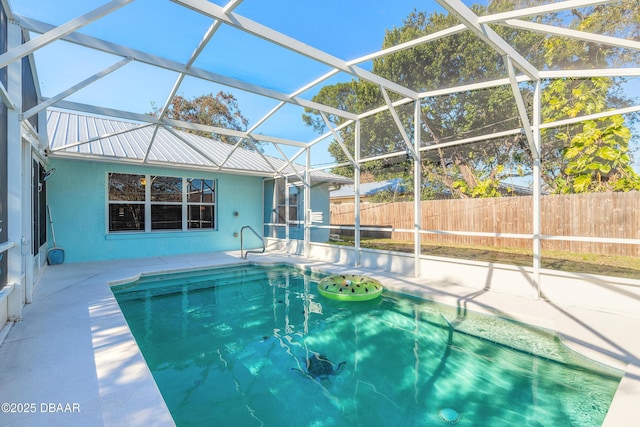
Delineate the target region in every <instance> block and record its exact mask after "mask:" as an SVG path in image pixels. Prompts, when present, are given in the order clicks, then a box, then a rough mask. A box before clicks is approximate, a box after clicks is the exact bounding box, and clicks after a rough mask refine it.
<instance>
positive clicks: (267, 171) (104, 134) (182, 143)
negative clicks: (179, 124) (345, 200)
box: [47, 110, 351, 183]
mask: <svg viewBox="0 0 640 427" xmlns="http://www.w3.org/2000/svg"><path fill="white" fill-rule="evenodd" d="M154 132H156V133H155V137H154ZM47 134H48V138H49V146H50V155H51V157H60V158H64V157H66V158H74V157H75V158H91V159H95V160H104V161H114V162H134V163H138V164H141V163H142V162H145V164H153V165H160V166H172V167H176V166H179V167H182V168H206V169H208V170H211V171H216V172H225V173H238V174H247V173H249V174H255V175H259V176H265V177H273V176H284V175H290V176H292V180H297V179H298V178H297V175H296V173H297V174H303V173H304V166H302V165H298V164H295V163H294V164H288V163H287V162H285V161H284V160H281V159H277V158H275V157H271V156H267V155H264V154H262V153H259V152H257V151H251V150H247V149H244V148H241V147H237V148H235V150H234V146H232V145H230V144H227V143H224V142H222V141H218V140H215V139H210V138H206V137H203V136H199V135H195V134H192V133H188V132H184V131H180V130H169V129H167V128H165V127H162V126H158V127H157V129H156V126H155V125H153V124H149V123H134V122H127V121H123V120H115V119H110V118H105V117H97V116H89V115H81V114H75V113H70V112H67V111H59V110H49V111H47ZM152 140H153V143H151V141H152ZM232 151H233V155H230V154H232ZM294 168H295V171H294ZM311 178H312V180H313V181H316V182H317V181H323V182H336V183H348V182H351V180H350V179H348V178H345V177H343V176H339V175H335V174H332V173H329V172H324V171H313V172H311Z"/></svg>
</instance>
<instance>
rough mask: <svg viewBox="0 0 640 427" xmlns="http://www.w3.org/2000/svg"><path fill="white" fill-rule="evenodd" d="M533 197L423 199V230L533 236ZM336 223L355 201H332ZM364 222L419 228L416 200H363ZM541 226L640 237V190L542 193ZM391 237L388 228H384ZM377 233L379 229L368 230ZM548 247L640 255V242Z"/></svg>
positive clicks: (455, 238)
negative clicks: (376, 201)
mask: <svg viewBox="0 0 640 427" xmlns="http://www.w3.org/2000/svg"><path fill="white" fill-rule="evenodd" d="M532 202H533V200H532V197H531V196H521V197H500V198H490V199H452V200H427V201H423V202H421V204H422V205H421V211H422V218H421V229H422V230H440V231H462V232H486V233H500V234H502V235H503V236H504V235H509V234H524V235H531V233H532V232H533V203H532ZM330 212H331V224H332V225H336V226H338V225H353V224H354V205H353V204H336V205H333V204H332V205H331V210H330ZM360 223H361V224H363V226H364V224H366V225H371V226H375V227H389V228H393V229H405V230H407V229H408V230H410V229H412V228H413V227H414V223H415V221H414V206H413V202H396V203H362V204H361V206H360ZM540 227H541V234H542V235H543V236H560V237H562V236H579V237H594V238H609V239H640V192H628V193H591V194H571V195H550V196H542V197H541V200H540ZM380 233H381V234H380V237H387V238H388V237H389V232H388V231H385V232H380ZM368 235H369V236H372V237H375V236H376V234H375V232H369V233H368ZM391 238H392V239H396V240H413V234H412V233H407V232H396V231H393V232H391ZM422 241H423V242H435V243H457V244H470V245H483V246H501V247H520V248H530V247H531V239H529V238H505V237H489V236H461V235H457V234H454V235H450V234H446V233H445V234H435V233H434V234H431V233H424V234H422ZM542 248H543V249H551V250H559V251H570V252H576V253H593V254H599V255H622V256H640V245H637V244H627V243H604V242H585V241H579V240H575V239H574V240H570V241H564V240H556V239H555V238H554V239H548V240H543V241H542Z"/></svg>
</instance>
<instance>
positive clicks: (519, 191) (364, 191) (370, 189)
mask: <svg viewBox="0 0 640 427" xmlns="http://www.w3.org/2000/svg"><path fill="white" fill-rule="evenodd" d="M426 185H427V184H425V186H426ZM500 190H503V191H505V192H506V191H509V192H512V193H513V195H516V196H530V195H531V194H533V191H532V190H531V189H530V188H529V187H525V186H523V185H516V184H513V183H507V182H501V183H500ZM383 191H393V192H396V193H404V192H405V188H404V186H403V185H402V179H401V178H393V179H388V180H386V181H377V182H367V183H365V184H360V197H371V196H374V195H376V194H378V193H381V192H383ZM355 194H356V191H355V186H354V185H343V186H341V187H340V188H338V189H336V190H333V191H331V193H330V198H331V199H338V198H345V197H347V198H353V197H355ZM543 194H546V193H545V192H543Z"/></svg>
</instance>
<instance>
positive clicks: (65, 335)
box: [0, 253, 640, 427]
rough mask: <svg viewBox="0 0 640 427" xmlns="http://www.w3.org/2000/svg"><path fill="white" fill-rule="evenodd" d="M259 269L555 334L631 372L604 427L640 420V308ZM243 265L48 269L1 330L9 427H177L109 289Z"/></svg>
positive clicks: (234, 256) (193, 260) (229, 259)
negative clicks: (16, 318)
mask: <svg viewBox="0 0 640 427" xmlns="http://www.w3.org/2000/svg"><path fill="white" fill-rule="evenodd" d="M250 261H255V262H290V263H294V264H297V265H301V266H306V267H310V268H316V269H319V270H326V271H332V272H336V273H340V272H349V273H354V272H357V273H366V274H369V275H371V276H373V277H376V278H379V279H381V280H383V281H384V283H385V285H386V286H387V287H388V288H389V289H393V290H397V291H401V292H405V293H411V294H414V295H420V296H422V297H425V298H428V299H431V300H435V301H438V302H442V303H445V304H448V305H453V306H455V307H458V308H459V309H460V310H472V311H479V312H488V313H493V314H499V315H504V316H509V317H512V318H515V319H517V320H520V321H524V322H527V323H530V324H533V325H537V326H541V327H545V328H550V329H554V330H556V331H557V332H558V333H559V334H560V335H561V336H562V338H563V340H564V342H565V343H567V345H569V346H570V347H572V348H573V349H575V350H577V351H579V352H581V353H583V354H585V355H586V356H589V357H591V358H593V359H595V360H598V361H600V362H603V363H606V364H609V365H612V366H614V367H617V368H620V369H623V370H625V376H624V378H623V380H622V382H621V383H620V385H619V387H618V391H617V393H616V395H615V398H614V401H613V403H612V405H611V407H610V410H609V413H608V414H607V418H606V420H605V424H604V425H606V426H626V425H629V426H631V425H637V420H638V419H640V405H639V404H638V402H640V339H638V338H637V333H638V331H640V308H639V310H638V314H637V315H636V316H633V315H620V314H613V313H608V312H604V311H597V310H591V309H586V308H580V307H574V306H560V305H557V304H554V303H553V302H549V301H534V300H531V299H528V298H523V297H517V296H513V295H507V294H504V293H498V292H489V291H486V290H478V289H471V288H468V287H463V286H457V285H451V284H443V283H436V282H430V281H429V280H427V279H415V278H413V277H406V276H405V277H403V276H398V275H396V274H391V273H386V272H380V271H371V270H366V269H354V268H353V267H351V266H346V265H340V264H335V263H327V262H322V261H317V260H313V259H305V258H302V257H298V256H293V255H287V254H280V253H270V254H265V255H262V256H257V255H253V254H252V255H251V257H250ZM239 262H245V260H242V259H241V258H240V256H239V253H216V254H198V255H185V256H173V257H156V258H144V259H133V260H121V261H108V262H106V261H105V262H92V263H77V264H61V265H56V266H49V267H47V268H46V269H45V271H44V273H43V274H42V276H41V277H40V279H39V281H38V284H37V286H36V288H35V291H34V296H33V303H32V304H28V305H27V306H25V307H24V312H23V320H22V321H20V322H17V323H15V324H14V325H13V326H12V327H10V328H9V327H8V326H6V327H5V328H4V329H3V330H2V332H0V342H1V345H0V403H2V404H5V405H4V406H3V407H2V410H3V413H2V414H1V415H0V426H2V427H4V426H12V427H15V426H42V425H47V426H89V427H93V426H96V427H97V426H171V425H174V423H173V420H172V418H171V415H170V414H169V411H168V409H167V407H166V405H165V403H164V400H163V399H162V396H161V394H160V392H159V391H158V388H157V387H156V384H155V382H154V381H153V377H152V376H151V373H150V372H149V369H148V368H147V366H146V364H145V362H144V358H143V357H142V355H141V354H140V352H139V350H138V347H137V345H136V343H135V340H134V339H133V336H132V335H131V333H130V331H129V328H128V326H127V324H126V322H125V320H124V317H123V316H122V314H121V312H120V310H119V308H118V305H117V302H116V301H115V299H114V297H113V294H112V293H111V291H110V289H109V286H108V284H109V283H110V282H114V281H119V280H123V279H128V278H132V277H135V276H137V275H138V274H140V273H152V272H161V271H170V270H177V269H190V268H204V267H209V266H220V265H225V264H234V263H239ZM638 305H639V307H640V302H639V304H638ZM7 332H8V333H7ZM6 404H9V406H6ZM6 409H9V411H8V412H6V411H5V410H6ZM12 410H13V411H15V412H12Z"/></svg>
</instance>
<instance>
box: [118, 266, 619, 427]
mask: <svg viewBox="0 0 640 427" xmlns="http://www.w3.org/2000/svg"><path fill="white" fill-rule="evenodd" d="M322 277H323V276H322V275H320V274H317V273H311V272H305V271H301V270H299V269H296V268H293V267H290V266H284V265H277V266H259V265H243V266H234V267H227V268H224V269H220V270H209V271H200V272H192V273H176V274H168V275H159V276H149V277H144V278H142V279H140V280H138V281H136V282H131V283H127V284H122V285H118V286H114V287H113V291H114V294H115V296H116V298H117V300H118V302H119V304H120V307H121V308H122V311H123V313H124V315H125V317H126V319H127V322H128V323H129V326H130V328H131V331H132V332H133V335H134V336H135V338H136V341H137V343H138V345H139V347H140V349H141V350H142V353H143V355H144V357H145V359H146V361H147V364H148V365H149V368H150V369H151V372H152V373H153V376H154V378H155V381H156V382H157V384H158V387H159V389H160V391H161V393H162V395H163V397H164V399H165V401H166V403H167V405H168V407H169V410H170V411H171V413H172V415H173V417H174V419H175V421H176V423H177V425H178V426H205V425H206V426H217V425H233V426H234V427H240V426H278V427H280V426H316V427H320V426H368V427H372V426H384V427H389V426H403V427H405V426H438V425H443V426H444V425H451V424H448V423H447V422H446V421H444V420H443V419H442V418H441V416H445V417H446V416H449V417H454V416H456V417H459V418H458V421H457V423H456V424H455V425H457V426H599V425H601V424H602V422H603V420H604V417H605V415H606V412H607V409H608V407H609V404H610V403H611V400H612V398H613V395H614V393H615V390H616V387H617V385H618V383H619V381H620V378H621V376H622V372H620V371H618V370H614V369H611V368H608V367H605V366H602V365H599V364H596V363H595V362H592V361H590V360H588V359H586V358H583V357H581V356H579V355H577V354H575V353H573V352H571V351H569V350H568V349H566V348H565V347H564V346H562V345H561V344H560V343H559V341H558V339H557V338H556V337H555V336H554V335H552V334H550V333H549V332H547V331H544V330H540V329H534V328H531V327H528V326H526V325H522V324H518V323H515V322H511V321H508V320H505V319H500V318H497V317H491V316H484V315H479V314H475V313H472V312H467V311H462V310H461V309H460V308H454V307H448V306H445V305H441V304H437V303H434V302H430V301H425V300H421V299H417V298H412V297H408V296H405V295H400V294H396V293H393V292H389V291H385V293H384V294H383V296H382V297H381V298H379V299H377V300H374V301H369V302H358V303H348V302H339V301H333V300H328V299H325V298H323V297H321V296H319V295H318V292H317V289H316V284H317V282H318V280H320V278H322ZM314 354H323V355H325V356H326V358H328V359H329V360H330V361H331V362H333V367H334V368H335V367H336V366H337V365H338V364H339V363H340V362H345V364H344V366H343V368H342V370H341V372H339V373H337V375H328V377H327V378H324V377H321V378H312V377H310V376H308V375H303V374H302V373H301V371H306V360H307V358H308V357H313V355H314ZM314 366H315V365H314ZM327 366H329V368H328V369H329V370H330V369H331V365H327V364H326V362H325V364H322V365H321V368H322V367H324V368H326V367H327ZM447 410H453V411H449V412H447ZM454 411H455V412H454ZM448 414H449V415H448ZM451 414H454V415H451Z"/></svg>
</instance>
